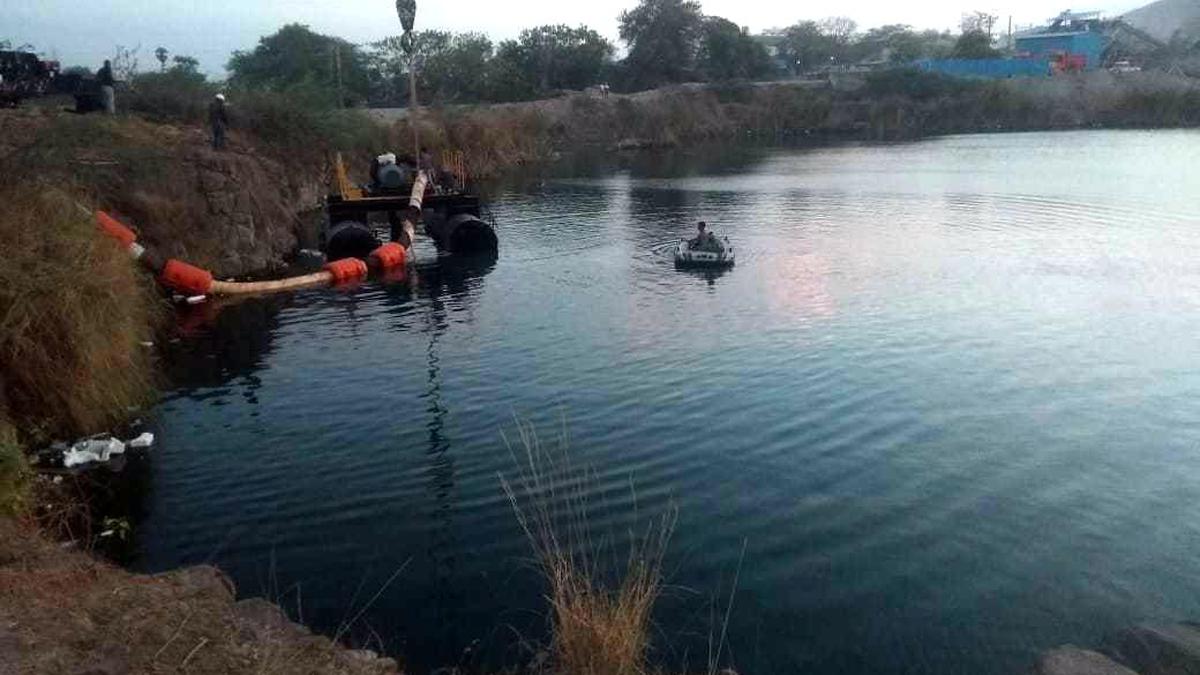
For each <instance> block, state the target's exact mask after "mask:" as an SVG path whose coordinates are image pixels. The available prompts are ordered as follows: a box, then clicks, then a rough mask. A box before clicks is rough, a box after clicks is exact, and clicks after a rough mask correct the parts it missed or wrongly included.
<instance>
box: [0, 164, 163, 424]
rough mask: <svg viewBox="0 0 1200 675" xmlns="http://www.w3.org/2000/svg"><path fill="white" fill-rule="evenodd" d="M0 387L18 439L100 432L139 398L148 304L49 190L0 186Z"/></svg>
mask: <svg viewBox="0 0 1200 675" xmlns="http://www.w3.org/2000/svg"><path fill="white" fill-rule="evenodd" d="M0 203H3V204H4V205H5V209H4V213H3V215H0V241H4V242H5V254H4V257H3V263H2V264H0V372H3V373H4V390H3V392H0V405H2V406H3V410H2V412H3V414H4V416H5V417H7V419H8V420H10V421H11V424H12V426H14V427H15V428H16V429H18V430H19V431H20V432H21V433H22V435H24V436H26V437H27V440H45V439H48V438H50V437H68V436H73V435H78V434H86V433H93V432H96V431H100V430H104V429H106V428H108V427H109V425H111V424H114V423H116V422H117V421H119V420H120V419H122V418H123V417H125V416H127V415H128V414H129V408H130V407H134V406H140V405H142V404H144V403H146V402H147V401H148V396H149V395H150V394H151V392H152V376H151V364H150V361H149V357H150V355H149V351H148V350H147V349H146V348H145V347H143V346H142V345H141V342H142V341H144V340H149V339H151V333H152V331H153V327H154V325H155V319H156V315H157V311H158V310H157V301H156V300H155V299H154V297H153V295H152V293H151V290H150V286H149V283H148V282H147V280H146V279H144V278H142V275H141V272H139V271H138V270H137V269H136V268H135V265H134V263H133V261H132V260H131V259H130V258H129V255H128V254H127V253H125V252H124V251H122V250H120V248H119V247H118V246H116V245H114V244H113V242H111V241H110V240H108V239H105V238H103V237H101V236H100V235H99V234H98V233H97V232H96V228H95V225H94V223H93V222H92V220H91V218H90V217H88V216H87V215H84V214H83V213H82V212H81V211H80V210H79V209H78V208H77V206H76V205H75V203H74V202H73V200H72V199H71V197H69V196H68V195H67V194H66V193H64V192H62V191H61V190H58V189H53V188H45V187H41V186H37V185H33V184H31V183H25V184H23V185H16V186H9V187H6V188H2V189H0Z"/></svg>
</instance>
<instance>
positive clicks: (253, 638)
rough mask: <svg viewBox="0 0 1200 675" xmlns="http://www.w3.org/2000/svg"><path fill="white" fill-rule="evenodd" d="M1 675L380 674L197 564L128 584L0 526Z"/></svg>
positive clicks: (8, 524)
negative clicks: (238, 597) (240, 594)
mask: <svg viewBox="0 0 1200 675" xmlns="http://www.w3.org/2000/svg"><path fill="white" fill-rule="evenodd" d="M0 672H3V673H26V674H30V675H38V674H41V673H46V674H47V675H48V674H50V673H56V674H57V673H91V674H94V675H119V674H124V673H157V672H192V673H234V672H255V673H278V674H280V675H282V674H283V673H289V674H290V673H311V674H314V675H315V674H325V673H331V674H338V675H386V674H389V673H397V672H398V667H397V664H396V662H395V661H394V660H392V659H389V658H381V657H379V656H378V655H376V654H374V653H373V652H370V651H366V650H352V649H346V648H344V647H342V646H341V645H338V644H335V643H334V642H332V641H331V640H330V639H329V638H327V637H324V636H320V635H314V634H313V633H312V632H310V631H309V630H308V629H307V628H305V627H304V626H301V625H299V624H296V623H293V622H292V621H291V620H289V619H288V618H287V616H286V615H285V614H284V613H283V611H282V610H281V609H280V608H279V607H278V606H276V605H274V604H272V603H270V602H268V601H266V600H263V599H260V598H250V599H243V600H240V601H236V602H235V592H234V587H233V584H232V582H230V580H229V579H228V578H227V577H226V576H225V575H224V574H222V573H221V572H220V571H219V570H217V569H216V568H214V567H211V566H207V565H201V566H198V567H189V568H185V569H180V570H174V571H171V572H167V573H164V574H157V575H152V576H148V575H142V574H132V573H130V572H127V571H125V570H122V569H120V568H117V567H114V566H112V565H109V564H107V563H104V562H101V561H99V560H97V559H95V558H93V557H91V556H90V555H87V554H85V553H82V552H79V551H74V550H67V549H63V548H61V547H60V546H58V545H56V544H54V543H51V542H49V541H47V540H45V539H43V538H41V536H39V535H38V534H37V533H36V532H33V531H32V530H29V529H27V528H24V527H22V526H19V525H18V524H16V523H15V522H13V521H11V520H7V519H3V518H0Z"/></svg>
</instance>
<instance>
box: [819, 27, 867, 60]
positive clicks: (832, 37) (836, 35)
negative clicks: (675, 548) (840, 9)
mask: <svg viewBox="0 0 1200 675" xmlns="http://www.w3.org/2000/svg"><path fill="white" fill-rule="evenodd" d="M819 25H820V27H821V32H822V33H823V34H824V35H825V37H826V38H828V39H829V44H830V46H831V48H832V49H831V51H832V54H831V56H833V58H834V59H835V60H837V61H840V62H845V61H847V60H849V58H850V54H849V52H850V45H851V43H852V42H853V41H854V34H855V32H856V31H857V30H858V24H857V23H855V22H854V20H853V19H848V18H846V17H844V16H831V17H828V18H826V19H822V20H821V22H820V24H819Z"/></svg>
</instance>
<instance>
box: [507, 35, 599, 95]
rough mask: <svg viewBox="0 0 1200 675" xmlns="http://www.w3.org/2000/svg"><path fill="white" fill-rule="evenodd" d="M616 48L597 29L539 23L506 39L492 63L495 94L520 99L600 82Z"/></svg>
mask: <svg viewBox="0 0 1200 675" xmlns="http://www.w3.org/2000/svg"><path fill="white" fill-rule="evenodd" d="M612 54H613V47H612V45H611V44H610V43H609V42H608V41H607V40H605V39H604V38H603V37H601V35H600V34H599V33H597V32H596V31H594V30H592V29H590V28H586V27H584V26H580V27H579V28H570V27H569V26H564V25H553V26H538V27H537V28H530V29H528V30H524V31H521V34H520V36H518V38H517V39H516V40H506V41H504V42H502V43H501V44H500V48H499V49H498V50H497V54H496V59H495V63H493V64H492V71H493V80H494V95H495V96H496V97H497V98H499V99H501V100H519V99H523V98H529V97H532V96H536V95H546V94H550V93H553V92H555V91H561V90H564V89H584V88H587V87H589V86H591V85H593V84H596V83H597V82H599V81H600V79H601V77H603V75H604V73H605V69H606V67H607V66H608V64H609V62H610V60H611V59H612Z"/></svg>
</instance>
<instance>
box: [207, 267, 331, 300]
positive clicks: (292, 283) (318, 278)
mask: <svg viewBox="0 0 1200 675" xmlns="http://www.w3.org/2000/svg"><path fill="white" fill-rule="evenodd" d="M330 283H333V275H332V274H330V273H329V272H314V273H312V274H305V275H304V276H299V277H288V278H287V279H275V280H273V281H213V282H212V288H211V289H209V293H211V294H213V295H250V294H254V293H276V292H278V291H289V290H292V289H296V288H307V287H309V286H324V285H327V284H330Z"/></svg>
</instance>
